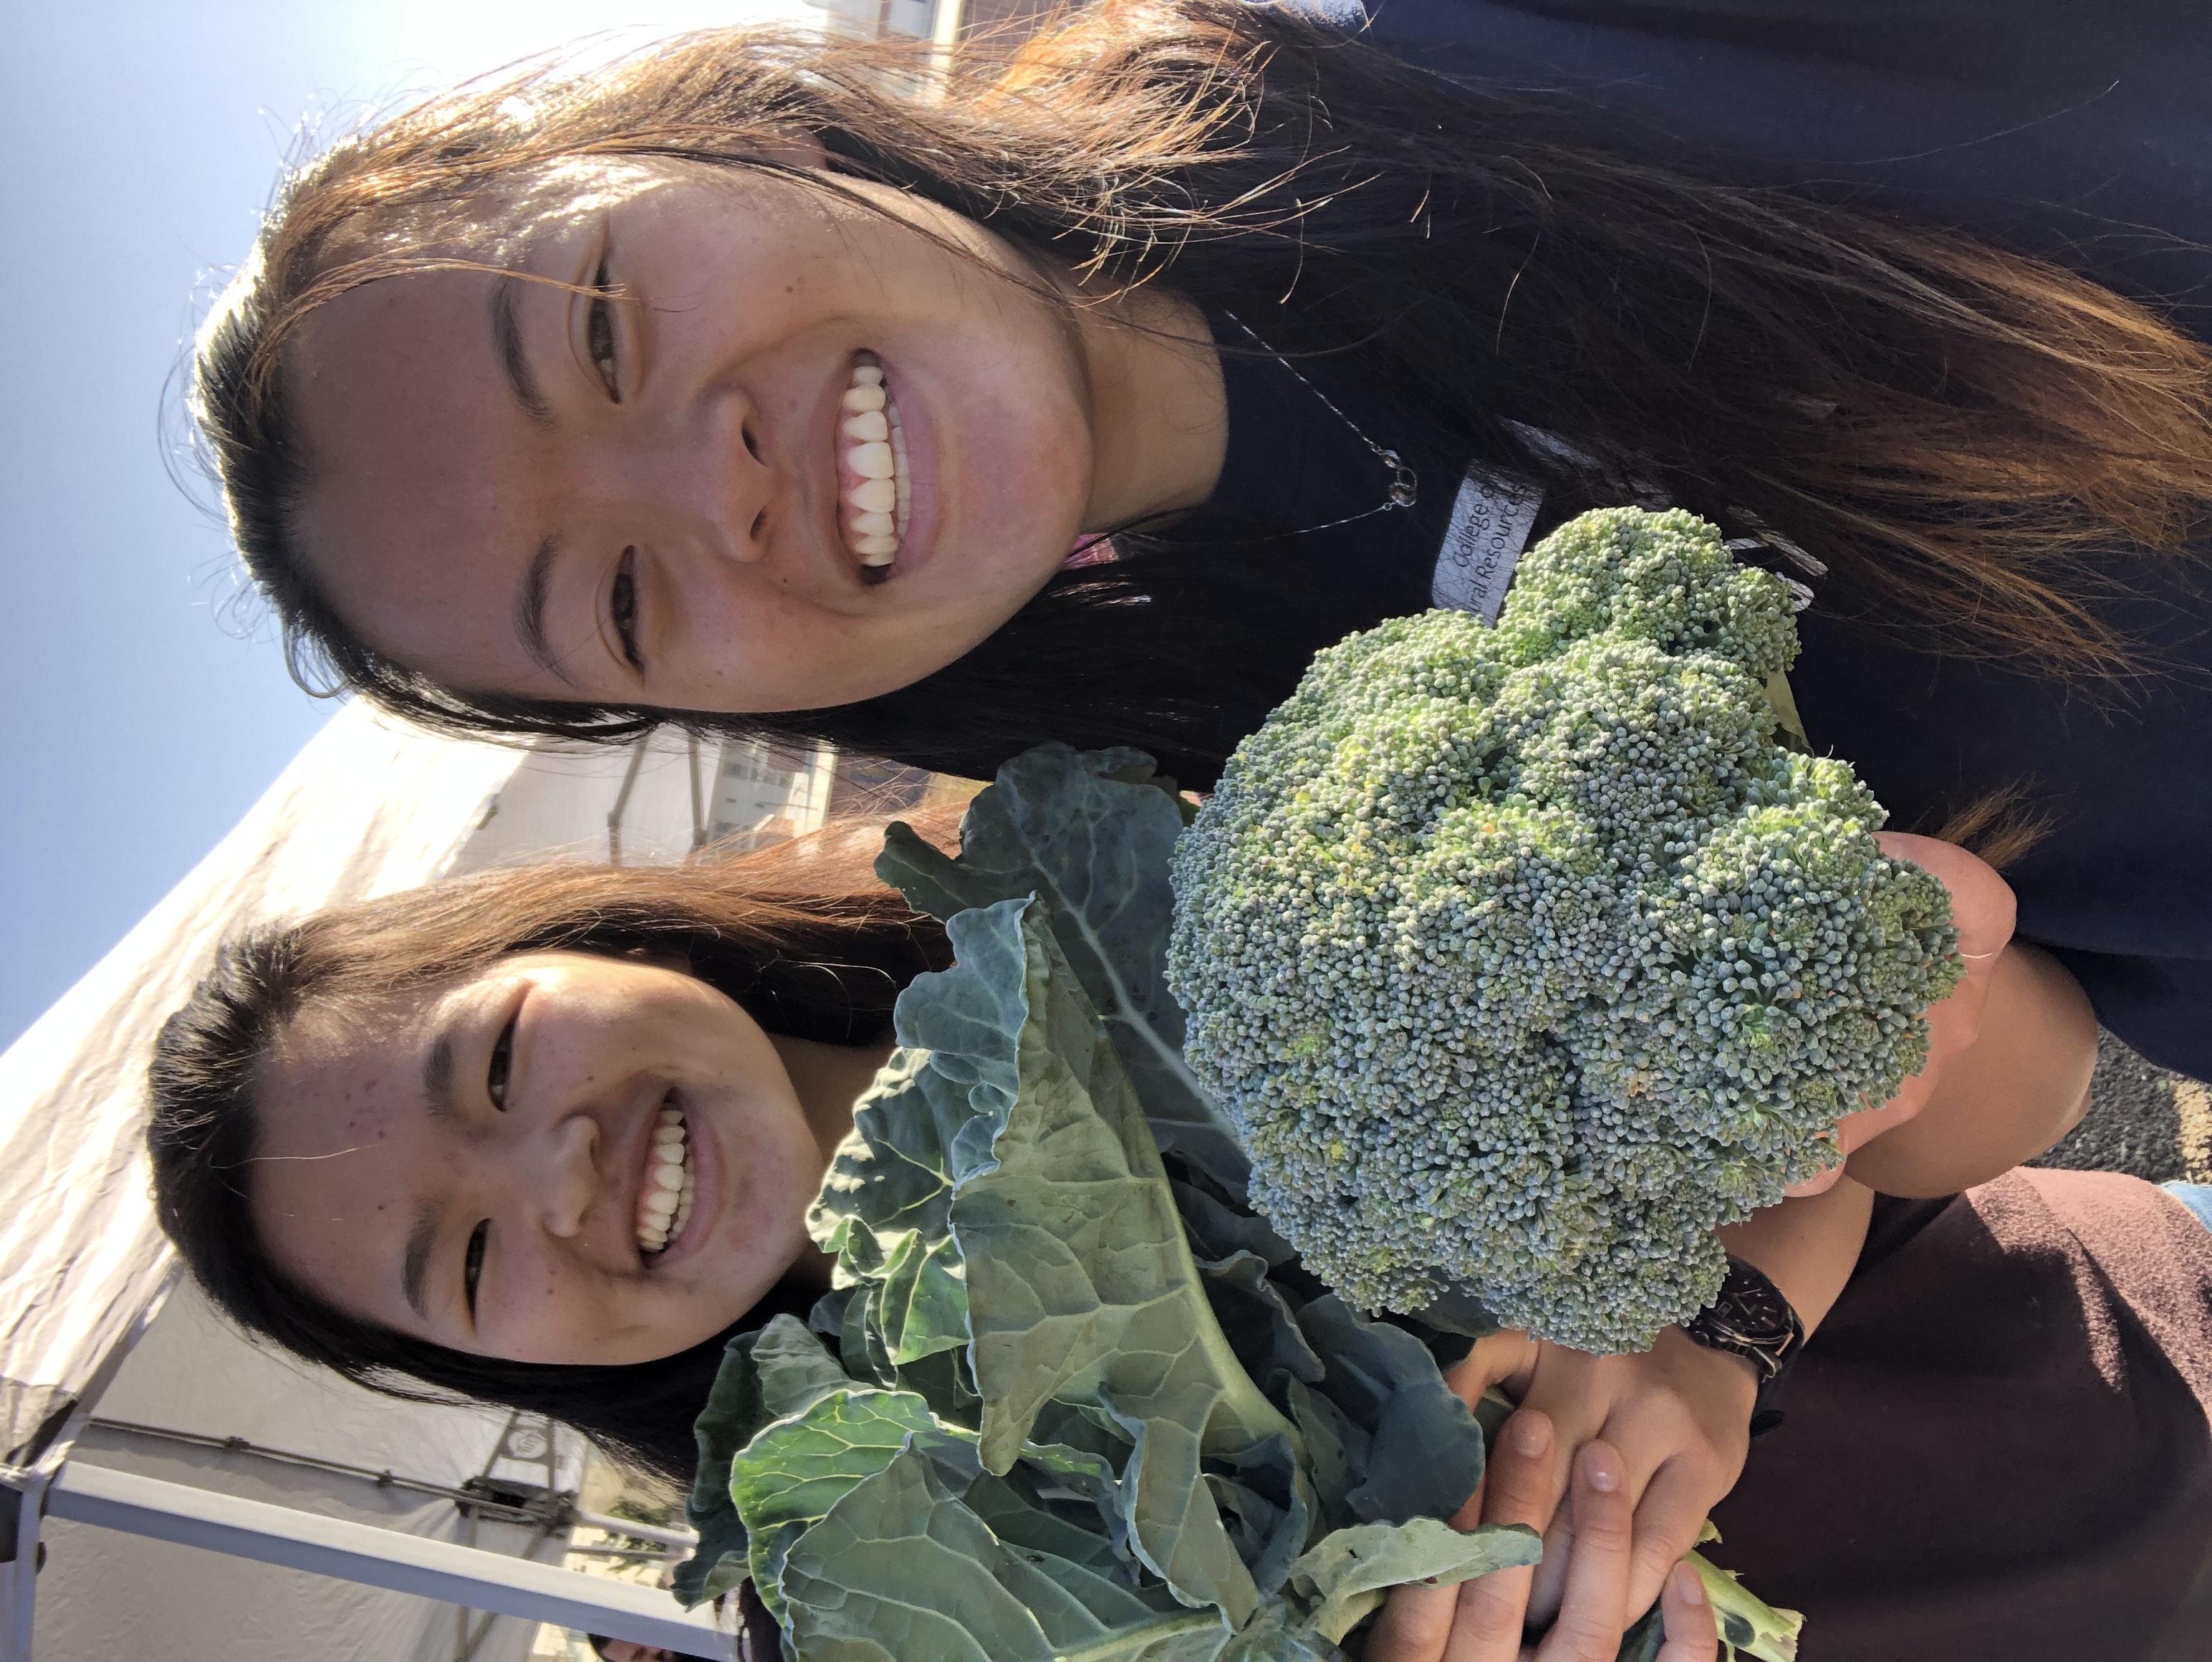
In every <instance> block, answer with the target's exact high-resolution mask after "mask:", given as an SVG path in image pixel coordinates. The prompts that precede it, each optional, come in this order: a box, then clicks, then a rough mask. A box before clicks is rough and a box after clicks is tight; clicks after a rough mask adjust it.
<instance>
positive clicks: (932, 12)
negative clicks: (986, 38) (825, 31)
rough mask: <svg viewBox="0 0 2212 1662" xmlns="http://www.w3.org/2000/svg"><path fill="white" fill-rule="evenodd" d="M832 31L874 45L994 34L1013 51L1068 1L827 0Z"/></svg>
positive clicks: (824, 0)
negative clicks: (896, 39) (892, 38)
mask: <svg viewBox="0 0 2212 1662" xmlns="http://www.w3.org/2000/svg"><path fill="white" fill-rule="evenodd" d="M822 9H823V10H824V11H826V12H828V13H829V27H830V28H831V29H832V30H835V31H838V32H841V33H848V34H858V35H863V36H866V37H867V38H868V39H871V40H873V39H875V38H877V37H878V36H884V35H903V36H905V37H906V38H907V39H908V40H935V41H938V42H940V43H942V44H944V45H946V46H950V45H951V44H952V43H953V42H954V41H956V40H963V39H966V38H969V37H970V36H973V35H976V34H980V33H985V32H989V33H992V34H993V35H994V38H997V39H1000V40H1004V41H1005V42H1006V44H1007V45H1009V46H1011V45H1013V44H1015V43H1018V42H1019V41H1021V40H1025V39H1027V38H1028V37H1029V36H1030V35H1031V34H1033V33H1036V29H1037V26H1038V25H1039V24H1040V23H1042V21H1044V19H1045V18H1046V17H1048V16H1049V15H1051V14H1052V13H1054V11H1060V10H1066V9H1068V8H1067V0H822Z"/></svg>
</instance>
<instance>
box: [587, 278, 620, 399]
mask: <svg viewBox="0 0 2212 1662" xmlns="http://www.w3.org/2000/svg"><path fill="white" fill-rule="evenodd" d="M592 288H593V289H595V290H597V291H598V292H597V293H595V294H594V295H592V302H591V305H590V307H589V308H588V309H587V310H586V313H585V314H584V347H585V350H586V351H588V352H589V353H590V354H591V356H592V368H595V369H597V370H598V371H599V379H600V380H603V381H605V383H606V387H607V396H608V397H609V398H611V399H613V400H614V401H615V402H616V403H617V404H620V403H621V402H622V382H621V380H620V378H619V376H618V375H617V372H616V365H615V303H614V298H613V296H612V295H611V294H610V293H609V292H608V287H607V263H606V261H605V260H604V259H602V260H601V261H600V262H599V271H598V272H597V273H596V274H595V275H594V276H593V277H592Z"/></svg>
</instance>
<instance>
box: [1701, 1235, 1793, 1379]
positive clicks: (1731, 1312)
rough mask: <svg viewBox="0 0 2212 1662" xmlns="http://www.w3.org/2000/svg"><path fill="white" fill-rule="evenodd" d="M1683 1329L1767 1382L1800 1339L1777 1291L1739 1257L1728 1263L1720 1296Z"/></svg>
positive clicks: (1786, 1304) (1788, 1304)
mask: <svg viewBox="0 0 2212 1662" xmlns="http://www.w3.org/2000/svg"><path fill="white" fill-rule="evenodd" d="M1683 1330H1684V1331H1685V1332H1686V1333H1687V1334H1688V1335H1689V1336H1691V1337H1692V1339H1695V1340H1696V1341H1697V1342H1699V1344H1702V1345H1706V1346H1708V1347H1710V1348H1712V1349H1715V1350H1726V1351H1729V1352H1732V1353H1733V1354H1735V1355H1739V1356H1742V1357H1746V1358H1747V1359H1748V1360H1750V1361H1752V1362H1753V1363H1754V1364H1755V1365H1756V1366H1757V1367H1758V1368H1759V1372H1760V1373H1762V1374H1764V1375H1765V1377H1766V1378H1768V1379H1772V1378H1773V1377H1774V1376H1775V1375H1776V1374H1778V1373H1780V1372H1781V1371H1782V1367H1783V1364H1784V1362H1785V1361H1788V1360H1789V1357H1790V1353H1791V1352H1792V1351H1794V1350H1796V1348H1797V1347H1798V1346H1799V1345H1801V1344H1802V1343H1803V1342H1804V1338H1805V1330H1804V1328H1803V1327H1802V1325H1801V1324H1800V1323H1799V1322H1798V1320H1797V1312H1796V1311H1794V1310H1792V1309H1791V1308H1790V1301H1789V1300H1787V1299H1785V1298H1784V1297H1783V1296H1782V1290H1781V1289H1780V1288H1778V1287H1776V1286H1775V1284H1774V1283H1773V1282H1771V1281H1769V1280H1768V1279H1767V1278H1766V1277H1765V1275H1761V1274H1760V1273H1759V1271H1758V1270H1756V1269H1753V1268H1752V1267H1751V1265H1749V1264H1747V1263H1744V1262H1743V1261H1742V1260H1741V1259H1739V1258H1730V1259H1729V1268H1728V1278H1727V1280H1725V1281H1723V1282H1722V1283H1721V1291H1720V1296H1719V1297H1718V1298H1717V1299H1715V1300H1713V1301H1712V1303H1711V1304H1710V1305H1708V1306H1706V1307H1705V1309H1703V1310H1701V1311H1699V1312H1698V1313H1697V1315H1696V1316H1694V1317H1692V1318H1691V1319H1690V1320H1689V1322H1687V1323H1686V1324H1685V1325H1684V1329H1683Z"/></svg>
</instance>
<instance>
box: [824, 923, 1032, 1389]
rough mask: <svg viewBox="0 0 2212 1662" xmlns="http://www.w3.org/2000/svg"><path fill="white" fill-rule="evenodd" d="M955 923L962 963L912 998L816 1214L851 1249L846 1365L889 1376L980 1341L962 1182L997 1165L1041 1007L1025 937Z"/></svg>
mask: <svg viewBox="0 0 2212 1662" xmlns="http://www.w3.org/2000/svg"><path fill="white" fill-rule="evenodd" d="M1007 904H1008V905H1010V906H1012V907H1014V908H1016V909H1017V910H1018V908H1019V906H1020V905H1021V904H1023V903H1021V902H1018V901H1016V902H1009V903H1007ZM969 916H972V917H974V918H975V919H978V920H980V919H981V918H983V917H984V916H987V915H986V914H984V913H975V914H971V915H969ZM969 916H963V917H961V918H958V919H956V920H955V922H953V924H952V925H951V926H950V928H949V929H948V933H949V934H951V937H952V939H953V942H954V950H955V951H956V953H958V955H959V962H958V964H957V966H956V967H955V968H953V969H951V970H946V971H942V972H939V973H937V974H932V975H923V976H918V977H915V980H914V982H913V983H912V984H911V985H909V986H908V988H907V989H906V990H905V991H904V992H903V993H902V994H901V995H900V996H899V1001H898V1005H897V1010H896V1027H897V1034H898V1040H899V1045H900V1048H899V1050H896V1052H894V1053H893V1055H892V1056H891V1059H890V1062H888V1063H886V1064H885V1065H884V1068H883V1069H882V1071H880V1072H879V1073H878V1075H876V1079H875V1082H874V1083H873V1084H872V1086H871V1087H869V1089H868V1092H867V1093H866V1095H865V1096H863V1097H862V1098H861V1099H860V1102H859V1103H858V1104H857V1105H855V1106H854V1112H853V1129H852V1132H851V1134H850V1135H848V1136H847V1137H846V1139H845V1141H844V1142H843V1143H842V1144H841V1145H840V1146H839V1148H838V1150H837V1154H836V1158H835V1159H834V1160H832V1161H831V1163H830V1167H829V1175H828V1177H827V1178H825V1179H824V1180H823V1185H822V1190H821V1193H820V1194H819V1195H818V1196H816V1198H815V1202H814V1206H813V1208H812V1210H811V1211H810V1212H809V1214H808V1215H807V1227H808V1228H809V1229H810V1230H811V1232H812V1233H813V1235H814V1239H816V1240H817V1242H818V1243H820V1245H822V1246H823V1249H824V1250H825V1251H832V1252H836V1254H837V1255H838V1267H837V1280H838V1282H839V1284H840V1286H841V1288H853V1289H854V1291H852V1292H850V1293H848V1294H847V1301H846V1302H845V1303H844V1304H843V1305H842V1318H843V1348H844V1350H845V1353H846V1361H847V1364H848V1367H849V1366H854V1365H855V1364H856V1363H857V1364H859V1365H860V1366H861V1367H862V1368H863V1371H864V1372H866V1373H869V1374H870V1375H871V1376H872V1377H874V1378H876V1379H878V1380H879V1381H882V1382H888V1379H889V1378H890V1377H891V1376H892V1370H894V1369H896V1368H898V1367H907V1366H910V1365H913V1364H915V1363H917V1362H920V1361H922V1360H923V1359H924V1358H926V1357H928V1356H930V1355H934V1354H936V1353H937V1352H939V1351H944V1350H950V1349H953V1348H957V1347H959V1346H962V1345H965V1344H966V1343H967V1342H968V1290H967V1283H966V1274H965V1269H964V1267H963V1264H962V1263H961V1260H960V1256H959V1251H958V1248H957V1245H956V1244H955V1242H954V1239H953V1237H952V1232H951V1202H952V1192H953V1187H954V1185H955V1184H957V1182H958V1181H959V1180H960V1179H961V1178H962V1177H963V1176H964V1175H972V1173H973V1172H975V1169H977V1168H978V1167H979V1166H987V1165H989V1164H990V1163H991V1159H992V1155H991V1152H990V1151H991V1143H992V1140H993V1139H994V1137H995V1136H996V1135H998V1132H999V1129H1000V1127H1001V1126H1002V1125H1004V1123H1006V1113H1007V1111H1008V1110H1010V1109H1011V1108H1012V1105H1013V1101H1014V1097H1015V1095H1016V1093H1017V1092H1018V1089H1019V1088H1020V1065H1019V1060H1018V1056H1019V1048H1020V1033H1021V1029H1022V1025H1023V1022H1024V1020H1025V1019H1026V1014H1027V1009H1028V1006H1027V1002H1026V999H1025V995H1024V985H1023V981H1024V974H1025V972H1026V959H1024V955H1023V953H1022V951H1021V947H1020V944H1019V941H1018V940H1012V941H1009V940H1008V939H1006V934H1007V932H1006V930H1003V929H1002V930H996V931H994V930H993V929H991V928H987V927H977V926H975V925H974V924H971V923H970V922H969ZM1011 927H1012V926H1011V925H1010V926H1009V928H1011ZM971 937H972V939H971Z"/></svg>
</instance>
